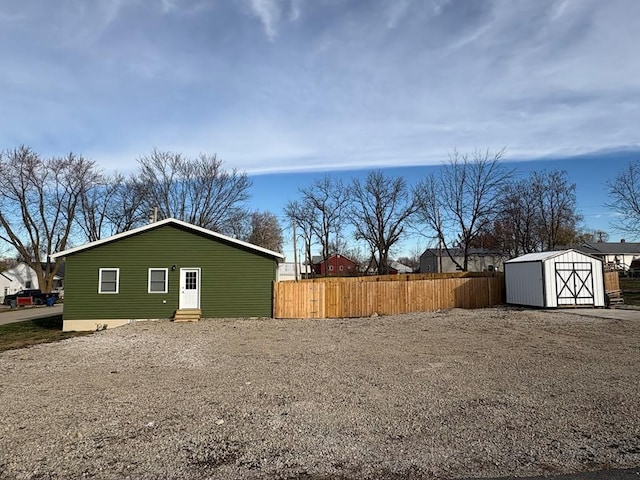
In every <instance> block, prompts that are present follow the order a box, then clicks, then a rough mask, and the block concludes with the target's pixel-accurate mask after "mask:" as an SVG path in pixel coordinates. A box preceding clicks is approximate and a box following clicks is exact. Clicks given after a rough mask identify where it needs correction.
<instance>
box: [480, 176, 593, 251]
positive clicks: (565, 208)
mask: <svg viewBox="0 0 640 480" xmlns="http://www.w3.org/2000/svg"><path fill="white" fill-rule="evenodd" d="M502 205H503V206H502V210H501V212H500V214H499V216H498V218H497V219H496V221H495V222H494V223H493V224H491V225H490V226H488V228H486V229H485V230H484V231H483V232H482V233H481V234H480V235H479V236H478V237H476V239H475V240H474V242H473V243H472V245H473V246H476V247H479V246H484V245H482V243H483V242H484V243H485V244H487V245H490V246H492V247H493V248H495V249H497V250H500V251H502V252H503V253H507V254H509V255H511V256H518V255H520V254H523V253H531V252H537V251H541V250H553V249H554V248H557V247H558V246H571V245H576V244H578V243H580V241H581V240H580V239H581V238H583V237H582V235H581V233H580V232H579V228H578V225H579V223H580V221H581V220H582V217H581V216H580V215H579V214H578V213H577V211H576V198H575V184H571V183H570V182H569V181H568V179H567V174H566V172H564V171H558V170H554V171H551V172H546V171H542V172H532V173H531V174H530V175H529V177H528V178H523V179H520V180H515V181H511V182H508V183H507V184H506V185H505V186H504V188H503V191H502Z"/></svg>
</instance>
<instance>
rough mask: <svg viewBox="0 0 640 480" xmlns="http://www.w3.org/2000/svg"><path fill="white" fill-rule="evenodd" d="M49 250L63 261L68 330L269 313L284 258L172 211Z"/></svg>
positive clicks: (261, 315)
mask: <svg viewBox="0 0 640 480" xmlns="http://www.w3.org/2000/svg"><path fill="white" fill-rule="evenodd" d="M51 257H52V258H54V259H55V258H58V257H64V258H65V262H66V266H65V268H66V271H65V289H64V290H65V292H64V293H65V295H64V313H63V319H64V326H63V330H65V331H70V330H96V329H101V328H106V327H115V326H119V325H124V324H127V323H131V322H134V321H139V320H151V319H167V318H175V319H176V320H178V319H179V318H187V319H199V318H200V316H202V317H205V318H207V317H208V318H211V317H270V316H272V312H273V282H274V281H275V280H276V277H277V269H278V263H279V262H282V261H283V260H284V257H283V255H282V254H280V253H277V252H273V251H271V250H267V249H265V248H262V247H258V246H256V245H252V244H250V243H246V242H242V241H239V240H236V239H233V238H230V237H226V236H224V235H220V234H218V233H215V232H212V231H211V230H207V229H204V228H201V227H197V226H195V225H191V224H189V223H186V222H182V221H180V220H176V219H174V218H168V219H166V220H161V221H159V222H155V223H151V224H149V225H145V226H143V227H140V228H136V229H133V230H130V231H128V232H124V233H120V234H118V235H114V236H112V237H109V238H105V239H102V240H97V241H95V242H91V243H88V244H86V245H82V246H80V247H76V248H71V249H69V250H65V251H63V252H59V253H56V254H53V255H52V256H51ZM181 315H183V316H181ZM194 315H195V317H196V318H194Z"/></svg>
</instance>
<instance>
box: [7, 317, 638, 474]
mask: <svg viewBox="0 0 640 480" xmlns="http://www.w3.org/2000/svg"><path fill="white" fill-rule="evenodd" d="M639 385H640V322H637V321H618V320H606V319H598V318H587V317H582V316H577V315H569V314H565V313H561V312H543V311H525V310H522V311H521V310H517V309H507V308H500V309H486V310H475V311H463V310H451V311H446V312H436V313H421V314H407V315H398V316H388V317H376V318H366V319H335V320H273V319H266V320H246V319H216V320H206V321H201V322H199V323H192V324H176V323H170V322H168V321H160V322H146V323H138V324H135V325H130V326H126V327H121V328H116V329H113V330H106V331H102V332H99V333H95V334H94V335H91V336H87V337H78V338H73V339H70V340H65V341H63V342H59V343H54V344H46V345H38V346H34V347H31V348H28V349H23V350H15V351H7V352H4V353H0V408H1V409H2V412H1V414H0V478H3V479H23V478H25V479H26V478H34V479H36V478H37V479H50V478H52V479H53V478H55V479H67V478H100V479H120V478H132V479H155V478H168V479H179V478H187V479H201V478H202V479H204V478H211V479H259V478H269V479H271V478H278V479H307V480H312V479H313V480H328V479H343V480H345V479H349V480H351V479H354V480H355V479H367V478H371V479H374V478H375V479H400V478H403V479H404V478H408V479H422V478H425V479H432V478H447V479H450V478H463V477H483V476H487V477H489V476H491V477H497V476H502V475H510V474H512V475H521V476H525V475H540V474H547V473H559V472H565V471H579V470H597V469H604V468H623V467H630V466H637V465H640V398H639V396H638V395H639Z"/></svg>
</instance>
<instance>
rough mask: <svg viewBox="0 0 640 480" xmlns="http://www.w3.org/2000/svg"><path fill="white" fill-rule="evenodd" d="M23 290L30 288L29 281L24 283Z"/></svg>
mask: <svg viewBox="0 0 640 480" xmlns="http://www.w3.org/2000/svg"><path fill="white" fill-rule="evenodd" d="M24 288H31V280H27V281H26V282H24Z"/></svg>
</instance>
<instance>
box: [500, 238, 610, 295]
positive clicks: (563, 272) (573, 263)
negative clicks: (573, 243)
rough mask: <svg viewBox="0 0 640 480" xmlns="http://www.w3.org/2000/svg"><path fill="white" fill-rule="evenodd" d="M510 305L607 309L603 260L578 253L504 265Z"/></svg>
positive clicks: (547, 255) (523, 258) (531, 257)
mask: <svg viewBox="0 0 640 480" xmlns="http://www.w3.org/2000/svg"><path fill="white" fill-rule="evenodd" d="M504 277H505V283H506V296H507V303H509V304H513V305H528V306H532V307H590V306H591V307H604V306H605V289H604V274H603V265H602V260H600V259H599V258H596V257H592V256H591V255H587V254H585V253H582V252H579V251H577V250H562V251H553V252H540V253H528V254H526V255H522V256H520V257H517V258H514V259H512V260H509V261H507V262H505V263H504Z"/></svg>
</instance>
